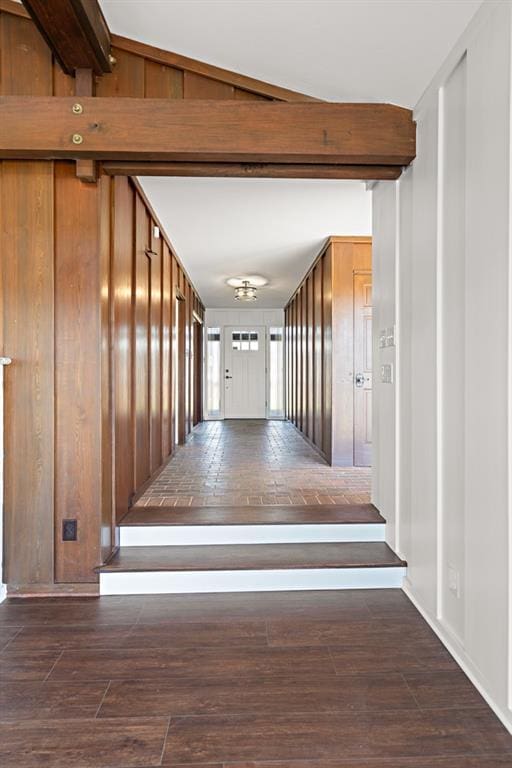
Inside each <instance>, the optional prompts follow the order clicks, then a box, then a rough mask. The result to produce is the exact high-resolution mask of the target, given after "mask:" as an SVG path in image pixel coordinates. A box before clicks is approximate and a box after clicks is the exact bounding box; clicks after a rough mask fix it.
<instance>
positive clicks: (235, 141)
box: [0, 96, 416, 166]
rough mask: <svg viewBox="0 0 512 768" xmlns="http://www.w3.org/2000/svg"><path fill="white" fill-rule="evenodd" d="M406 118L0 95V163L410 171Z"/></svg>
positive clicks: (246, 105) (224, 104)
mask: <svg viewBox="0 0 512 768" xmlns="http://www.w3.org/2000/svg"><path fill="white" fill-rule="evenodd" d="M415 134H416V131H415V124H414V122H413V119H412V112H411V111H410V110H408V109H403V108H401V107H395V106H392V105H389V104H331V103H326V102H312V103H304V102H300V103H283V102H269V103H268V104H267V103H263V102H254V103H253V102H250V101H249V102H237V101H207V100H204V101H194V100H183V101H179V100H167V99H119V98H111V97H108V98H101V99H98V98H92V97H83V98H82V97H80V98H78V97H76V98H69V97H66V98H57V97H35V96H3V97H0V157H2V158H18V159H23V158H27V159H35V158H40V159H52V158H75V159H77V158H82V157H88V158H92V159H98V160H137V161H188V162H205V161H206V162H219V163H226V162H228V163H230V162H237V163H292V164H297V163H299V164H301V163H322V164H335V165H398V166H402V165H408V164H409V163H410V162H411V160H412V159H413V158H414V156H415V153H416V139H415Z"/></svg>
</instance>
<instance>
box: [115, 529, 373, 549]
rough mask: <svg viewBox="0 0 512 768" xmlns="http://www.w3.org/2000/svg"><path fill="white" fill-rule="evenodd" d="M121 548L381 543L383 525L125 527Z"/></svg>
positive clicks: (122, 531)
mask: <svg viewBox="0 0 512 768" xmlns="http://www.w3.org/2000/svg"><path fill="white" fill-rule="evenodd" d="M120 536H121V538H120V546H121V547H151V546H156V547H165V546H177V545H196V546H199V545H208V544H301V543H304V544H308V543H309V544H312V543H319V542H346V541H353V542H355V541H358V542H368V541H384V537H385V524H384V523H361V524H360V523H351V524H343V523H339V524H338V523H332V524H331V523H328V524H326V525H318V524H316V525H310V524H306V525H133V526H130V525H126V526H123V525H122V526H121V527H120Z"/></svg>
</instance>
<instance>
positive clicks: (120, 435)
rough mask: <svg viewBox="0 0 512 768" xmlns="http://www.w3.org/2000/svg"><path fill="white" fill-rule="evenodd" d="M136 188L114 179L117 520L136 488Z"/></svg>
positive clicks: (126, 182) (127, 180) (114, 391)
mask: <svg viewBox="0 0 512 768" xmlns="http://www.w3.org/2000/svg"><path fill="white" fill-rule="evenodd" d="M134 220H135V192H134V189H133V187H132V185H131V183H130V181H129V179H128V178H122V177H116V178H115V179H114V225H113V251H112V301H113V329H112V346H113V351H114V355H113V401H114V412H115V423H114V432H115V481H116V483H115V498H116V520H117V521H119V520H120V519H121V517H123V515H124V514H126V512H127V510H128V505H129V502H130V498H131V496H132V493H133V491H134V490H135V488H134V477H133V439H132V437H133V406H132V366H133V359H132V334H133V328H132V321H133V307H132V296H133V262H134V253H133V252H134V242H133V240H134V238H133V222H134Z"/></svg>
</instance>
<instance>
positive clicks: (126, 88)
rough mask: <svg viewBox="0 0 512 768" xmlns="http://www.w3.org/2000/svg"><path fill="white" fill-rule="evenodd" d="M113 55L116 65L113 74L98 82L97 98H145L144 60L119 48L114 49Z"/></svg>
mask: <svg viewBox="0 0 512 768" xmlns="http://www.w3.org/2000/svg"><path fill="white" fill-rule="evenodd" d="M112 54H113V56H114V57H115V59H116V63H115V65H114V67H113V69H112V72H111V73H109V74H106V75H104V76H103V77H101V78H100V79H99V80H98V83H97V86H96V96H101V97H106V96H123V97H124V96H130V97H133V98H144V90H145V75H144V59H142V58H141V57H140V56H136V55H135V54H133V53H129V52H127V51H124V50H119V49H117V48H112Z"/></svg>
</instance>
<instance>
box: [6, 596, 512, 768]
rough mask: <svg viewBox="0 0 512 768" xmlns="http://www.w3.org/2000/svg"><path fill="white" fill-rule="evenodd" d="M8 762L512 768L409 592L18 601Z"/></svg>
mask: <svg viewBox="0 0 512 768" xmlns="http://www.w3.org/2000/svg"><path fill="white" fill-rule="evenodd" d="M0 643H1V645H0V648H1V650H0V681H1V685H0V765H1V766H2V768H42V767H43V766H44V767H47V768H138V767H140V768H142V767H143V766H146V767H147V768H156V766H178V765H181V766H185V765H189V766H195V768H199V766H204V767H205V768H206V766H219V768H220V766H226V765H229V766H231V768H391V766H394V767H396V766H398V768H512V736H510V735H509V734H508V733H507V731H506V730H505V729H504V728H503V727H502V726H501V724H500V723H499V721H498V720H497V718H496V717H495V716H494V714H493V713H492V712H491V711H490V709H489V708H488V707H487V705H486V704H485V702H484V701H483V700H482V698H481V697H480V696H479V694H478V693H477V691H476V690H475V688H474V687H473V686H472V685H471V684H470V682H469V681H468V680H467V678H466V677H465V676H464V674H463V673H462V672H461V670H460V669H459V667H458V666H457V665H456V663H455V662H454V661H453V659H452V658H451V656H450V655H449V653H448V652H447V651H446V650H445V649H444V647H443V646H442V645H441V644H440V642H439V641H438V640H437V638H436V637H435V635H434V634H433V633H432V631H431V630H430V628H429V627H428V625H427V624H426V623H425V622H424V621H423V619H422V618H421V617H420V616H419V614H418V613H417V611H416V610H415V608H414V607H413V606H412V604H411V603H410V602H409V601H408V599H407V598H406V597H405V595H404V594H403V593H402V592H401V591H400V590H376V591H372V590H365V591H344V592H289V593H286V592H282V593H253V594H246V593H244V594H218V595H172V596H170V595H169V596H166V595H162V596H143V597H105V598H98V599H85V598H83V599H75V598H60V599H59V598H54V599H43V600H41V599H39V600H22V599H17V600H9V601H7V602H6V603H4V604H2V605H0Z"/></svg>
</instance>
